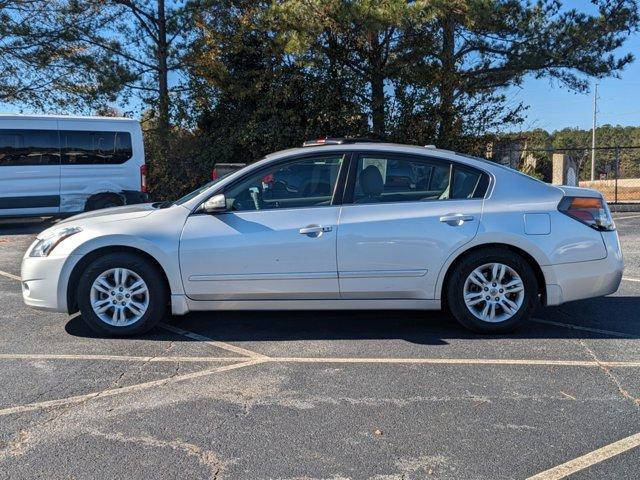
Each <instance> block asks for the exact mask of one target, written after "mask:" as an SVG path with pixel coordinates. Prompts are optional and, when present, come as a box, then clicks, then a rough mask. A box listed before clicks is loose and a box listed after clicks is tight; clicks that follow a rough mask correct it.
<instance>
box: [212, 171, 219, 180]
mask: <svg viewBox="0 0 640 480" xmlns="http://www.w3.org/2000/svg"><path fill="white" fill-rule="evenodd" d="M219 177H220V175H218V169H217V168H214V169H213V170H211V180H217V179H218V178H219Z"/></svg>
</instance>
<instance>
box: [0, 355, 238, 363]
mask: <svg viewBox="0 0 640 480" xmlns="http://www.w3.org/2000/svg"><path fill="white" fill-rule="evenodd" d="M0 360H32V361H39V360H89V361H96V360H99V361H115V362H144V363H164V362H173V363H181V362H191V363H213V362H244V361H246V360H247V357H184V356H183V357H179V356H175V357H154V356H148V357H147V356H135V355H131V356H130V355H71V354H40V353H38V354H28V353H2V354H0Z"/></svg>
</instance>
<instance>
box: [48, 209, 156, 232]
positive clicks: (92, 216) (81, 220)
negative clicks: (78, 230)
mask: <svg viewBox="0 0 640 480" xmlns="http://www.w3.org/2000/svg"><path fill="white" fill-rule="evenodd" d="M156 211H157V209H156V208H154V207H153V205H152V204H151V203H142V204H138V205H127V206H124V207H113V208H105V209H102V210H94V211H92V212H85V213H81V214H79V215H74V216H73V217H69V218H66V219H65V220H63V221H61V222H58V223H57V224H56V225H55V226H54V227H52V228H54V229H55V228H56V227H58V228H59V227H60V226H69V225H73V226H78V227H83V226H89V225H95V224H98V223H106V222H117V221H122V220H133V219H137V218H142V217H146V216H148V215H151V214H152V213H153V212H156Z"/></svg>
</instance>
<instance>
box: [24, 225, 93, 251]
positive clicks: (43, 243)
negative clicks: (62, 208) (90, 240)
mask: <svg viewBox="0 0 640 480" xmlns="http://www.w3.org/2000/svg"><path fill="white" fill-rule="evenodd" d="M81 231H82V229H81V228H80V227H67V228H62V229H60V230H56V231H55V232H53V233H51V234H49V235H47V236H46V237H43V238H39V239H38V240H36V243H35V245H34V246H33V248H32V249H31V252H30V253H29V256H30V257H46V256H48V255H49V254H50V253H51V251H52V250H53V249H54V248H55V247H56V245H58V244H59V243H60V242H61V241H63V240H64V239H65V238H69V237H70V236H71V235H75V234H76V233H78V232H81Z"/></svg>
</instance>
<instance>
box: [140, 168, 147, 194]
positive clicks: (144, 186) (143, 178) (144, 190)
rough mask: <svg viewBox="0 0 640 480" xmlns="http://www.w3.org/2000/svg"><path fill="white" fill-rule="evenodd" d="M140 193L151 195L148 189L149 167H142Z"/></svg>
mask: <svg viewBox="0 0 640 480" xmlns="http://www.w3.org/2000/svg"><path fill="white" fill-rule="evenodd" d="M140 191H141V192H142V193H149V189H148V188H147V166H146V165H141V166H140Z"/></svg>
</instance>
